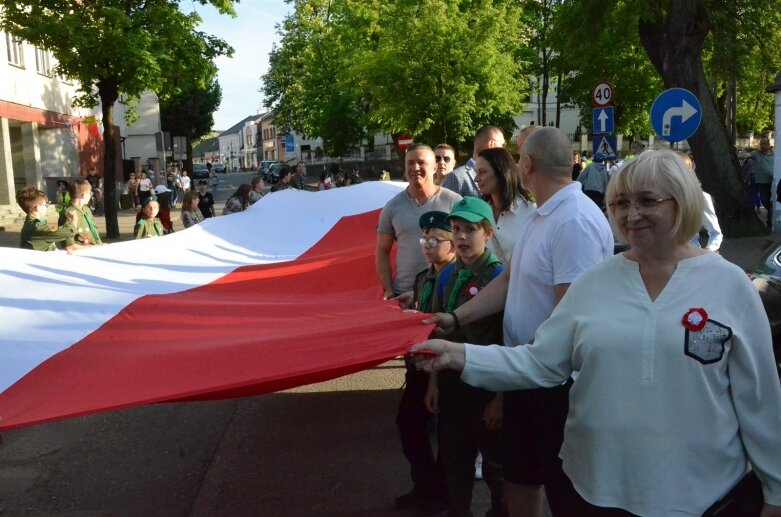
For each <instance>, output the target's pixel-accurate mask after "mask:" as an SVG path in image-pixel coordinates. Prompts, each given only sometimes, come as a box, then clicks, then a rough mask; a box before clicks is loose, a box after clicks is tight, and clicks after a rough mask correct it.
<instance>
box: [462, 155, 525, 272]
mask: <svg viewBox="0 0 781 517" xmlns="http://www.w3.org/2000/svg"><path fill="white" fill-rule="evenodd" d="M475 183H477V186H478V187H479V188H480V195H481V196H482V198H483V200H484V201H486V202H487V203H488V204H489V205H491V210H493V213H494V226H495V227H496V231H495V232H494V236H493V237H492V238H491V240H490V241H489V242H488V249H490V250H491V251H492V252H493V253H494V255H496V256H497V258H498V259H499V260H500V261H501V262H502V263H504V264H509V263H510V257H511V256H512V253H513V248H514V247H515V241H516V239H517V238H518V235H519V234H520V229H521V225H522V224H523V223H524V221H526V219H527V218H528V217H529V215H531V214H532V212H534V210H535V209H536V208H537V207H536V206H535V204H534V202H533V201H532V196H531V194H530V193H529V191H528V190H526V189H525V188H523V186H522V185H521V177H520V174H519V172H518V166H517V165H516V163H515V161H514V160H513V157H512V155H511V154H510V153H509V151H507V149H505V148H504V147H492V148H490V149H483V150H482V151H480V152H479V153H478V154H477V161H476V162H475Z"/></svg>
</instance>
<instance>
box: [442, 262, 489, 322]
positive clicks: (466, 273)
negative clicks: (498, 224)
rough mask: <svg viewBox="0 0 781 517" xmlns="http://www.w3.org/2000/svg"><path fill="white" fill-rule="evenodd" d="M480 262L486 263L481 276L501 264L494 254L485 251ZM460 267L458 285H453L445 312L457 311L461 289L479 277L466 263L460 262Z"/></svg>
mask: <svg viewBox="0 0 781 517" xmlns="http://www.w3.org/2000/svg"><path fill="white" fill-rule="evenodd" d="M486 254H487V256H486ZM478 261H484V262H483V267H482V268H481V270H480V275H479V276H482V275H483V273H485V272H486V270H487V269H488V268H489V267H491V266H493V265H494V264H498V263H499V259H497V258H496V256H494V254H493V253H491V252H490V251H488V250H485V251H484V252H483V255H482V256H481V257H480V259H478ZM458 266H460V267H461V269H459V270H458V276H457V277H456V283H455V284H454V285H453V289H452V290H451V291H450V297H449V298H448V299H447V305H446V306H445V312H451V311H454V310H455V309H456V303H457V301H458V293H460V292H461V289H463V287H464V286H465V285H466V283H467V282H468V281H469V280H470V279H471V278H472V277H475V276H478V275H475V274H474V272H472V270H471V269H470V268H468V267H467V266H465V265H464V263H463V262H461V261H460V260H459V262H458Z"/></svg>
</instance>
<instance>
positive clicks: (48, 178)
mask: <svg viewBox="0 0 781 517" xmlns="http://www.w3.org/2000/svg"><path fill="white" fill-rule="evenodd" d="M55 65H56V62H55V60H54V57H53V56H52V55H51V53H50V52H49V51H47V50H45V49H42V48H39V47H35V46H34V45H31V44H29V43H27V42H25V41H22V40H20V39H18V38H16V37H15V36H13V35H11V34H7V33H4V32H0V77H2V80H0V206H6V207H15V205H16V191H17V190H19V189H20V188H22V187H24V186H35V187H37V188H40V189H42V190H44V191H46V192H47V193H49V195H50V196H52V195H53V191H52V188H53V186H54V184H55V180H56V179H59V178H74V177H78V176H82V175H84V174H86V172H87V171H88V170H89V169H90V168H92V167H95V168H96V169H97V170H98V171H99V172H101V173H102V169H103V134H102V126H101V124H100V119H101V108H100V106H96V107H95V108H93V109H85V108H77V107H75V106H74V105H73V101H74V99H75V98H76V97H77V95H78V90H79V84H78V82H76V81H72V80H70V79H67V78H63V77H59V76H57V75H55V74H54V73H53V72H52V70H53V69H54V66H55ZM125 109H126V106H125V105H124V104H123V102H118V103H117V105H116V107H115V112H114V119H115V124H116V126H115V128H116V130H117V134H118V135H119V138H118V142H117V169H116V170H117V171H118V175H117V176H118V177H121V172H122V165H123V164H122V159H123V158H129V157H133V158H135V159H137V161H138V163H139V165H144V164H148V163H155V164H157V165H158V169H159V167H160V160H162V152H161V148H162V134H160V138H159V141H160V145H158V142H157V137H156V134H157V133H159V132H160V108H159V105H158V103H157V97H156V96H154V95H153V94H151V93H150V94H147V95H144V96H143V98H142V99H141V102H140V103H139V104H138V106H137V110H138V111H139V115H140V118H139V120H138V122H137V123H135V124H134V125H133V126H130V127H128V126H127V124H126V123H125V118H124V114H125Z"/></svg>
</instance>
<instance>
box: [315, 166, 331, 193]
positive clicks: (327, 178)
mask: <svg viewBox="0 0 781 517" xmlns="http://www.w3.org/2000/svg"><path fill="white" fill-rule="evenodd" d="M332 187H333V180H332V179H331V174H330V173H329V172H328V171H327V170H323V172H321V173H320V181H319V182H318V183H317V190H331V188H332Z"/></svg>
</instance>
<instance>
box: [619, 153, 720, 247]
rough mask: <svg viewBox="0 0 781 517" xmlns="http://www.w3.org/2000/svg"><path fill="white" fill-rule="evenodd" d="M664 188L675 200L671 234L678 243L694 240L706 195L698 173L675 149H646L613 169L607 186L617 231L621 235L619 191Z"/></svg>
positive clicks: (629, 193) (633, 192) (637, 191)
mask: <svg viewBox="0 0 781 517" xmlns="http://www.w3.org/2000/svg"><path fill="white" fill-rule="evenodd" d="M649 189H651V190H660V191H661V194H662V195H664V196H670V197H672V198H673V199H674V200H675V204H676V207H675V208H676V210H675V224H674V225H673V229H672V232H671V237H672V238H673V239H674V240H675V241H676V242H678V243H685V242H688V241H689V240H691V238H692V235H696V234H697V233H698V232H699V231H700V229H701V228H702V218H703V214H704V212H705V198H704V196H703V195H702V189H701V188H700V183H699V181H697V177H696V176H695V175H694V174H692V172H691V170H690V169H689V168H688V167H687V166H686V165H685V164H684V163H683V160H682V159H681V157H680V156H678V153H676V152H675V151H668V150H663V151H645V152H644V153H642V154H640V155H638V156H637V157H636V158H635V159H633V160H631V161H629V162H627V163H626V164H625V165H624V166H623V167H621V168H620V169H619V170H618V171H616V172H615V173H613V176H612V178H611V179H610V183H609V184H608V186H607V192H606V193H605V200H606V202H607V205H608V217H609V219H610V223H611V224H612V225H613V228H615V230H616V233H618V234H619V235H620V237H621V238H622V239H623V240H624V241H626V235H621V232H620V231H619V229H618V226H617V225H616V222H615V207H614V205H613V203H614V202H615V200H616V197H617V192H618V191H620V192H621V193H622V194H625V195H629V196H631V195H635V194H637V193H639V192H642V191H644V190H649Z"/></svg>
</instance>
